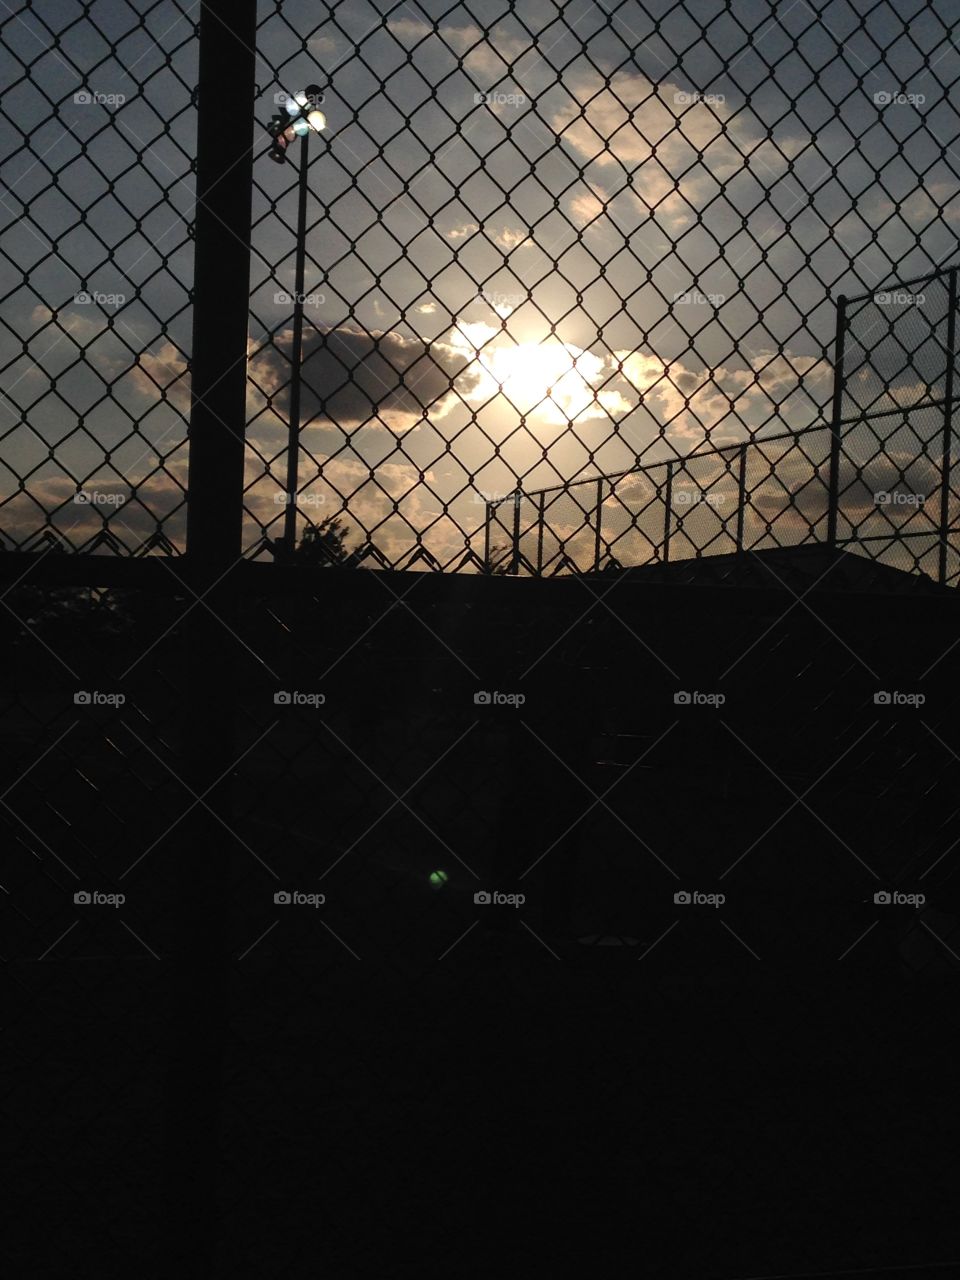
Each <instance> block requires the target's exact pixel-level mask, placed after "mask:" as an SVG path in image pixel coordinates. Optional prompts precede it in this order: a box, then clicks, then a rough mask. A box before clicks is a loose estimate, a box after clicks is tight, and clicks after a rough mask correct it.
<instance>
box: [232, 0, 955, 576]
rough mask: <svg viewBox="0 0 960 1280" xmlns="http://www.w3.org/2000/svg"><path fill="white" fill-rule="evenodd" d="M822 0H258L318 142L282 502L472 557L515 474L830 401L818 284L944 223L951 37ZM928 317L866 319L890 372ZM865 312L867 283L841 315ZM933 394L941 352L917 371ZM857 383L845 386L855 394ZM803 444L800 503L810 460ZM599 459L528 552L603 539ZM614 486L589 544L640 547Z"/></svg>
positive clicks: (279, 306) (261, 452) (394, 558)
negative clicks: (558, 4)
mask: <svg viewBox="0 0 960 1280" xmlns="http://www.w3.org/2000/svg"><path fill="white" fill-rule="evenodd" d="M828 7H829V6H828ZM820 16H821V15H818V14H816V13H815V12H814V11H813V10H812V9H811V8H810V7H809V6H806V5H798V6H794V7H793V8H789V9H784V10H783V12H782V13H779V12H778V13H777V14H776V15H771V14H770V13H768V12H767V11H766V10H764V11H762V12H761V11H759V10H757V9H756V8H755V6H750V5H748V4H746V3H735V4H733V5H732V6H731V7H730V8H729V9H728V10H726V11H725V12H724V13H723V14H719V15H712V14H711V15H707V14H705V13H704V11H703V10H702V9H701V7H700V6H697V5H695V4H693V3H689V2H687V3H679V4H668V3H665V2H660V3H647V4H644V5H636V4H622V5H618V6H612V7H609V6H598V5H589V6H587V5H584V6H580V5H575V6H572V7H570V6H568V7H567V8H566V9H565V10H564V11H563V12H562V13H561V14H558V13H557V12H555V11H554V10H553V9H550V10H549V12H547V11H544V10H541V9H540V8H538V7H537V6H535V5H533V4H532V3H521V4H505V3H503V4H501V3H496V0H492V2H490V3H484V4H483V5H482V6H477V5H474V6H470V5H465V4H464V5H451V6H448V7H446V6H443V5H441V6H430V7H429V8H427V7H422V6H417V5H415V4H412V5H404V6H403V7H402V8H395V7H392V6H381V5H372V4H368V3H356V2H355V0H351V3H350V4H349V5H347V4H346V3H339V4H332V5H329V6H327V7H326V8H324V9H322V10H320V11H319V12H318V11H317V10H315V9H314V8H312V7H310V6H308V5H306V4H292V5H286V6H284V9H283V11H282V13H281V12H280V11H276V10H274V9H272V8H269V7H267V8H265V10H264V13H263V20H262V23H261V28H260V52H261V56H262V59H263V61H264V63H265V64H266V65H267V66H269V68H270V70H271V72H272V78H271V79H270V81H269V83H268V84H266V85H264V86H263V94H262V96H261V102H260V111H261V115H262V117H263V118H264V119H265V118H266V116H267V115H268V114H269V112H270V111H272V110H275V109H276V107H275V96H276V94H277V93H278V91H279V92H280V93H281V96H282V95H283V94H284V93H292V92H294V91H296V90H297V89H298V88H301V87H303V85H304V84H306V83H309V82H317V83H319V84H320V85H321V87H322V89H323V92H324V112H325V114H326V117H327V130H326V132H325V134H324V135H323V137H322V139H317V138H316V137H313V138H311V140H310V148H311V150H310V156H309V164H308V180H307V182H308V213H307V235H306V254H307V259H306V261H307V266H306V276H305V285H304V293H305V295H306V302H305V304H304V324H305V330H304V333H305V337H304V348H303V352H304V355H303V362H302V381H301V387H302V398H303V430H302V435H301V441H300V442H301V448H300V451H299V472H298V481H297V483H298V485H299V489H300V494H301V504H300V507H299V511H298V529H299V530H300V531H301V532H302V531H303V530H304V529H305V528H306V527H308V526H309V525H310V524H311V523H316V522H318V521H319V520H322V519H324V518H327V517H329V516H331V515H334V514H336V515H339V516H340V517H341V518H342V519H343V521H344V527H345V528H346V529H347V531H348V546H349V548H350V550H351V551H353V553H354V560H355V562H362V563H368V564H371V565H377V564H384V563H388V564H391V565H393V566H396V567H407V566H409V567H419V568H445V569H455V568H468V569H471V570H474V569H476V568H478V567H479V563H478V562H482V561H483V560H484V557H485V555H486V551H487V547H486V543H487V531H486V530H485V529H484V527H483V526H484V518H483V517H484V503H485V502H487V501H493V502H500V501H501V500H502V499H503V497H505V496H506V495H508V494H510V493H512V492H513V491H514V490H516V489H517V488H522V489H523V490H524V491H527V492H534V493H538V492H539V491H540V490H541V489H542V488H543V487H544V486H548V487H549V486H556V485H565V486H572V485H573V484H574V482H576V481H578V480H579V479H580V478H582V477H584V476H591V477H595V476H597V475H604V476H618V475H622V474H623V473H624V472H625V471H628V470H630V471H634V472H635V473H637V474H640V471H639V470H638V468H643V469H644V470H643V471H642V474H643V475H644V476H646V478H647V480H646V482H650V483H654V485H655V482H654V479H653V478H654V476H655V474H656V473H655V472H654V471H652V470H650V469H649V468H650V465H651V464H652V463H655V462H661V461H666V460H667V459H669V458H672V457H683V456H686V455H687V454H688V453H690V452H692V451H695V452H697V453H700V452H709V451H710V450H711V449H712V448H717V447H722V446H725V445H727V444H730V443H739V442H740V441H742V440H744V439H754V438H757V437H764V436H769V435H780V434H783V432H784V430H785V429H787V430H789V431H791V432H793V433H798V432H802V431H804V430H806V429H808V428H811V427H817V426H820V425H822V424H823V423H824V422H825V421H826V420H827V419H828V418H829V415H830V405H829V402H830V394H831V388H832V380H833V371H832V359H831V346H832V342H833V337H834V325H835V322H834V311H833V303H832V301H831V295H836V294H837V293H839V292H842V291H844V290H846V291H847V292H848V293H855V292H859V291H860V290H862V289H864V288H870V289H874V288H876V287H878V286H880V285H881V284H882V282H883V281H885V280H887V279H889V277H890V275H891V273H893V272H899V273H901V274H902V273H903V271H904V270H907V271H909V270H911V269H914V270H916V271H917V272H918V273H920V272H922V271H923V270H925V269H926V270H929V269H931V268H934V267H937V266H939V264H940V262H941V261H943V259H944V258H946V257H947V256H948V255H949V254H950V253H951V252H952V250H953V248H954V246H955V243H956V241H955V235H954V233H953V231H952V229H951V225H952V223H953V222H954V221H955V218H956V208H957V205H956V198H957V190H958V187H957V165H958V162H957V160H956V148H955V146H954V143H955V141H956V138H957V132H958V120H957V116H956V112H955V111H954V109H953V107H952V106H951V105H950V102H949V92H950V89H951V86H952V85H953V83H954V82H955V80H956V76H957V74H958V71H960V62H958V57H957V54H956V50H955V49H954V48H953V46H952V45H950V44H949V43H948V42H947V37H948V22H947V18H946V15H945V12H943V11H942V6H940V5H937V4H933V5H928V6H926V8H925V9H924V10H923V19H922V22H918V23H912V24H910V25H909V26H908V25H907V24H906V22H905V20H903V19H901V17H900V16H899V14H898V13H897V12H896V10H895V8H894V6H892V5H890V4H886V3H884V4H881V5H879V6H877V7H876V8H875V9H874V10H872V11H871V14H870V19H869V21H868V20H867V19H866V18H863V19H858V18H856V17H855V15H854V14H852V13H850V12H848V11H846V10H844V11H843V12H842V13H841V12H840V10H839V9H838V10H837V13H836V14H835V15H833V20H831V21H828V20H827V15H826V14H824V15H822V17H823V21H822V22H821V21H820ZM881 32H883V33H884V38H881ZM933 50H936V53H935V55H934V56H930V54H931V51H933ZM921 51H923V52H922V53H921ZM918 58H922V65H921V63H920V61H918ZM300 145H301V144H300V143H297V144H295V146H300ZM294 155H295V150H292V151H291V158H293V157H294ZM297 185H298V184H297V170H296V166H295V165H293V164H288V165H286V166H285V167H279V166H273V165H269V164H265V165H261V167H260V169H259V172H258V177H257V190H256V193H255V202H256V219H257V221H256V232H255V239H256V246H257V250H258V257H259V266H258V267H257V268H256V269H255V275H254V279H253V282H252V346H251V353H252V354H251V362H250V377H251V408H250V425H249V434H248V440H249V450H250V452H249V465H248V474H247V484H248V489H247V512H248V516H249V525H248V545H249V547H250V552H251V554H258V553H259V552H261V551H263V550H265V549H267V548H268V546H269V542H268V541H267V540H269V539H273V538H276V537H277V536H278V530H279V528H280V523H279V522H280V520H281V517H282V514H283V510H282V502H283V488H284V482H285V481H284V470H285V461H284V459H285V450H286V444H287V423H288V415H289V396H290V385H291V378H292V371H291V332H292V328H291V326H292V320H291V315H292V309H293V298H292V286H293V268H294V254H295V247H296V241H297V216H296V198H297ZM933 292H934V293H935V294H936V293H937V290H936V288H934V290H933ZM943 293H944V290H943V288H942V287H941V288H940V290H939V295H938V296H937V297H936V298H935V299H934V301H933V303H932V307H933V309H934V310H937V309H938V308H939V311H938V314H939V316H940V318H941V320H942V317H943V313H944V298H943ZM897 305H898V304H896V303H894V304H893V310H894V312H895V311H896V309H897ZM887 314H889V309H888V312H887ZM914 319H915V317H905V319H904V323H903V324H898V325H896V326H895V328H896V332H897V335H898V336H897V337H896V338H892V337H891V340H890V342H888V343H886V344H885V345H884V346H883V347H882V348H880V349H876V347H875V344H874V343H873V342H872V340H871V343H870V346H869V348H868V350H869V351H870V355H871V356H872V355H873V354H874V353H875V354H876V356H877V358H878V360H879V362H880V363H879V365H878V366H877V369H876V370H875V371H874V376H875V377H879V378H880V379H881V381H883V380H885V379H887V378H890V377H893V376H894V375H895V374H896V373H897V371H899V370H901V369H902V368H903V367H904V362H905V361H906V362H907V363H908V364H910V365H911V367H912V368H914V369H915V370H917V372H919V373H921V374H923V373H924V372H925V371H926V370H927V366H930V367H931V369H932V368H933V366H934V365H935V364H936V361H935V358H934V356H933V354H932V344H931V340H930V337H929V333H928V334H927V336H926V338H925V337H924V335H923V334H921V333H919V332H917V333H911V331H910V327H911V325H912V323H913V320H914ZM870 323H872V312H871V309H870V307H864V308H862V309H861V311H860V312H858V313H857V315H856V316H852V317H851V333H852V332H853V330H854V329H857V330H858V331H860V330H863V331H866V330H867V329H869V325H870ZM938 323H940V322H939V321H933V322H931V327H932V328H936V326H937V324H938ZM893 328H894V326H891V325H889V324H887V329H888V331H889V332H890V333H891V334H892V332H893ZM901 347H902V349H901ZM905 353H910V354H909V356H908V355H907V354H905ZM939 376H941V378H942V367H941V372H940V375H939ZM881 391H882V389H881ZM937 392H938V383H937V382H936V379H934V380H933V381H931V382H930V384H929V387H928V388H927V390H926V391H925V392H924V394H926V395H930V396H935V395H936V394H937ZM877 394H880V392H877V393H874V394H872V395H871V394H869V387H868V386H867V385H866V384H864V386H863V387H860V386H859V385H858V384H856V382H854V383H852V384H851V386H850V388H849V391H848V401H849V403H850V404H851V405H853V406H854V407H853V409H852V411H853V412H855V413H861V412H863V411H865V410H867V409H869V408H870V407H871V405H873V404H875V403H876V395H877ZM845 412H846V410H845ZM821 443H822V441H821V440H820V439H819V438H815V439H811V440H810V442H809V444H808V445H807V446H800V445H799V444H798V445H797V449H798V451H799V450H800V449H801V448H809V449H811V450H812V451H813V453H814V454H817V453H818V451H819V449H820V445H821ZM791 461H795V462H797V463H798V464H799V465H800V468H801V470H800V471H798V477H799V475H800V474H801V472H802V471H804V470H805V471H806V479H805V481H804V483H807V484H808V485H810V486H811V491H810V493H808V494H806V495H805V497H804V498H803V500H802V503H801V505H802V504H803V503H807V504H810V503H812V504H813V506H812V507H811V513H808V514H811V516H812V512H813V508H815V507H816V506H817V501H819V499H816V500H815V499H814V498H813V492H812V491H813V489H814V488H816V485H817V484H818V483H819V481H817V482H816V483H814V482H813V481H812V480H811V477H810V473H809V468H808V465H807V463H806V462H804V460H803V458H802V457H801V456H800V453H799V452H798V453H797V454H796V455H794V456H793V457H792V458H791ZM822 461H823V459H822V457H818V459H817V465H819V464H820V463H821V462H822ZM754 465H759V466H760V467H762V465H763V463H762V459H761V458H760V457H759V456H758V457H757V458H756V459H753V458H752V456H751V458H750V459H749V461H748V466H750V467H753V466H754ZM592 483H593V480H591V481H590V482H589V483H588V484H586V485H585V486H584V487H583V488H582V489H580V488H577V489H576V491H574V489H573V488H570V490H569V493H568V495H567V497H565V498H564V500H563V502H562V504H555V506H554V508H553V513H552V518H550V519H548V521H547V526H548V527H547V529H546V531H545V534H544V541H545V544H546V545H545V546H544V548H543V554H544V563H545V565H546V566H548V569H547V571H548V572H549V571H552V570H553V568H555V567H556V563H557V562H558V560H561V559H562V557H563V555H567V556H568V557H569V558H570V560H571V563H574V564H578V563H580V562H581V560H583V557H584V556H587V560H588V561H589V559H590V557H589V556H588V555H587V552H586V550H584V549H582V548H581V547H580V543H581V542H582V543H583V547H584V548H585V547H586V546H587V544H589V543H590V540H591V529H593V524H590V527H589V528H588V527H586V525H583V522H582V520H581V518H580V516H578V514H577V507H580V508H582V509H592V508H593V506H595V505H597V504H595V503H594V501H593V498H591V497H590V484H592ZM638 483H640V482H639V481H638ZM783 483H784V485H786V486H787V488H789V489H791V491H792V490H793V488H795V481H794V479H793V477H792V476H791V477H789V478H784V480H783ZM575 494H576V496H575ZM718 496H719V495H718ZM588 499H589V500H588ZM658 501H662V496H661V499H658ZM758 501H759V495H758ZM768 501H769V499H768V498H767V497H766V495H765V496H764V498H763V503H766V502H768ZM600 505H602V507H603V511H604V516H603V517H602V519H601V524H602V525H605V523H606V522H607V521H608V520H609V521H610V522H611V523H610V528H609V531H606V530H605V529H602V530H601V543H602V549H603V555H601V560H604V556H606V555H609V556H610V557H611V558H612V559H618V560H619V559H621V558H625V561H626V562H630V561H632V560H633V559H635V558H636V557H637V556H639V555H640V554H641V553H642V551H643V549H644V548H646V549H647V550H649V551H650V553H651V554H655V553H656V551H657V547H658V543H659V542H660V541H662V540H663V536H664V535H663V533H662V532H661V533H660V534H657V533H656V526H657V520H656V517H655V508H656V505H657V504H656V502H655V503H653V505H651V506H649V508H648V509H647V512H646V516H647V519H646V520H645V522H642V523H649V525H650V527H649V529H648V528H645V527H644V528H642V529H641V528H638V527H636V525H635V524H634V523H633V521H632V519H630V518H627V517H626V515H625V514H623V513H621V514H620V515H619V516H618V515H617V514H616V511H617V503H616V502H615V501H613V502H607V501H606V499H605V500H604V502H603V503H602V504H600ZM761 505H762V503H761ZM561 507H562V510H561ZM496 512H497V527H496V528H495V529H494V530H493V531H492V542H493V547H494V549H496V547H497V546H498V545H500V544H502V543H503V542H504V535H503V529H502V528H500V523H501V522H502V519H503V510H502V509H500V508H499V507H498V508H496ZM549 514H550V513H548V515H549ZM632 514H633V513H632V511H631V516H632ZM725 514H728V516H730V517H732V512H729V513H725ZM720 515H721V512H720V510H719V509H711V508H710V506H709V504H708V503H704V504H702V505H701V504H697V506H696V510H695V511H693V512H691V513H690V518H689V519H688V520H687V521H686V524H685V528H684V530H683V531H681V530H680V529H679V527H678V528H677V530H676V533H677V534H678V536H677V538H676V540H675V549H676V554H678V555H681V554H693V553H694V552H695V550H705V549H707V548H709V549H710V550H720V549H721V548H725V547H727V548H728V547H729V545H730V539H731V537H735V529H734V530H731V528H729V527H728V528H727V529H726V530H724V529H723V528H722V521H719V522H718V519H717V518H716V517H718V516H720ZM523 519H524V521H527V520H529V519H530V517H528V516H527V515H524V517H523ZM618 520H619V523H620V524H621V525H623V526H624V530H625V531H624V532H623V533H621V534H620V535H619V540H618V533H617V528H618V524H617V522H618ZM790 520H793V521H794V522H795V523H797V522H798V521H799V522H798V527H797V528H796V529H793V530H792V531H791V536H792V537H793V536H797V535H799V534H802V533H803V532H804V525H805V522H806V517H805V518H804V519H803V520H799V517H797V513H796V512H790V511H783V512H779V513H777V512H773V513H772V519H771V521H770V523H771V524H772V526H773V527H772V528H771V529H769V530H768V529H767V528H766V522H765V521H764V520H763V519H762V518H761V516H760V513H759V509H758V507H757V504H751V506H750V507H749V508H748V510H747V513H746V518H745V521H744V525H745V527H744V529H743V534H744V537H745V539H746V540H747V541H748V543H749V544H750V545H757V546H759V545H769V544H770V542H771V540H772V541H773V542H776V540H777V530H778V529H780V528H785V527H786V524H787V523H788V522H789V521H790ZM817 522H818V517H817V518H811V520H810V523H812V524H814V525H816V524H817ZM506 523H507V526H508V528H510V527H511V522H510V521H507V522H506ZM594 523H595V522H594ZM733 523H735V521H733ZM581 525H583V527H581ZM554 526H555V527H554ZM531 527H532V526H531ZM807 531H808V532H809V530H808V529H807ZM511 532H512V530H511ZM594 532H595V531H594ZM531 536H532V535H525V546H524V552H523V555H524V559H525V560H528V561H530V562H531V563H535V560H536V548H534V552H533V554H531V553H530V552H529V551H528V548H527V543H528V542H530V540H531ZM757 538H759V541H757V540H756V539H757ZM624 539H627V541H624ZM751 539H752V541H751ZM507 541H510V539H509V538H508V539H507ZM533 541H534V542H535V541H536V539H535V538H533ZM611 542H613V543H616V544H617V546H619V548H620V551H621V553H622V555H620V556H618V555H617V554H616V552H614V551H613V550H612V549H611V546H610V544H611ZM628 542H632V543H633V544H634V546H633V550H631V551H628V549H627V545H628ZM561 544H563V549H561ZM511 545H512V544H511ZM511 554H512V553H511ZM508 558H509V557H508ZM514 558H515V557H514Z"/></svg>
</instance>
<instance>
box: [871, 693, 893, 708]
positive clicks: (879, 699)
mask: <svg viewBox="0 0 960 1280" xmlns="http://www.w3.org/2000/svg"><path fill="white" fill-rule="evenodd" d="M890 701H891V699H890V694H889V693H887V692H886V691H885V690H883V689H881V690H879V691H878V692H877V693H875V694H874V695H873V702H874V706H877V707H889V705H890Z"/></svg>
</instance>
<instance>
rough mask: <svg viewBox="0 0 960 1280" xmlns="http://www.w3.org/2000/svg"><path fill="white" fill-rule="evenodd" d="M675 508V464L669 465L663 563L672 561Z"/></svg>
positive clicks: (669, 463)
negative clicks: (671, 523)
mask: <svg viewBox="0 0 960 1280" xmlns="http://www.w3.org/2000/svg"><path fill="white" fill-rule="evenodd" d="M672 508H673V463H672V462H668V463H667V492H666V496H665V498H664V513H663V563H664V564H666V563H667V561H668V560H669V559H670V513H671V510H672Z"/></svg>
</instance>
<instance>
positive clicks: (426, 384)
mask: <svg viewBox="0 0 960 1280" xmlns="http://www.w3.org/2000/svg"><path fill="white" fill-rule="evenodd" d="M290 342H291V338H290V334H289V333H286V334H284V335H282V340H281V341H280V342H279V343H278V346H277V347H270V348H267V349H265V350H264V351H263V352H261V353H260V354H259V355H258V356H257V357H256V358H255V360H254V362H253V363H254V367H253V374H254V377H255V378H256V380H257V381H258V382H259V383H260V385H261V386H262V387H263V388H264V390H265V391H267V392H268V393H270V392H272V393H273V398H274V404H275V406H276V407H277V408H279V409H280V410H281V411H282V412H284V413H285V412H287V410H288V408H289V402H290V362H289V349H290ZM469 363H470V362H469V360H468V358H467V357H466V356H464V354H463V353H462V352H460V351H457V350H455V349H454V348H453V347H451V346H448V345H447V344H445V343H443V342H434V343H431V344H430V345H429V346H428V345H427V344H426V343H423V342H421V341H420V340H419V339H416V338H405V337H403V336H401V335H400V334H397V333H366V332H364V331H362V330H357V329H346V328H339V329H329V330H326V331H322V332H314V333H311V334H309V335H308V336H307V337H305V339H304V357H303V381H302V388H301V415H302V420H303V421H304V422H308V421H309V420H310V419H313V418H323V419H328V420H330V421H332V422H335V423H337V424H338V425H340V426H351V427H355V426H359V425H361V424H362V423H365V422H368V421H370V419H371V418H374V417H376V415H377V414H380V415H381V416H384V417H386V418H387V420H388V422H389V424H390V425H391V426H392V427H394V428H395V429H400V430H402V429H405V428H407V427H409V426H411V425H412V424H413V423H414V422H415V421H417V420H418V419H419V418H421V417H422V416H423V412H424V410H425V409H429V410H432V411H435V412H439V411H441V410H442V408H443V407H444V405H443V402H444V401H446V400H447V399H448V398H449V397H450V395H451V388H452V384H453V382H454V381H455V380H456V382H457V387H458V390H459V391H460V392H461V393H462V394H467V393H469V391H470V390H471V388H472V387H473V386H475V384H476V382H477V376H478V375H477V374H476V373H475V372H474V373H465V370H466V368H467V366H468V364H469Z"/></svg>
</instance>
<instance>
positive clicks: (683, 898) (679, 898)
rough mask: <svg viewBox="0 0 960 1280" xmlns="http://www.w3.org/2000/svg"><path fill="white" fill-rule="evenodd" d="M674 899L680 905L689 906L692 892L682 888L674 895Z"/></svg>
mask: <svg viewBox="0 0 960 1280" xmlns="http://www.w3.org/2000/svg"><path fill="white" fill-rule="evenodd" d="M673 901H674V902H675V903H676V905H677V906H678V907H688V906H689V905H690V894H689V893H688V892H687V890H686V889H680V890H678V891H677V892H676V893H675V894H674V895H673Z"/></svg>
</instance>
